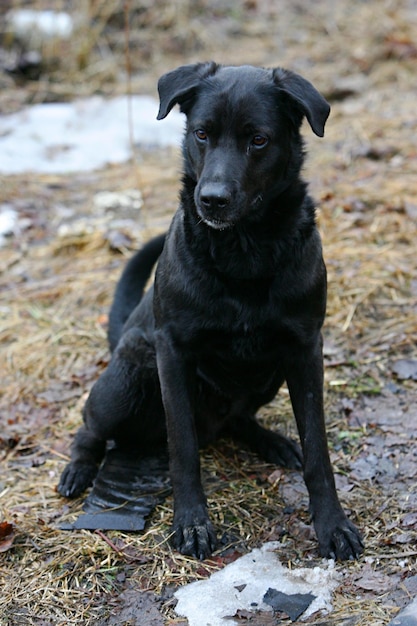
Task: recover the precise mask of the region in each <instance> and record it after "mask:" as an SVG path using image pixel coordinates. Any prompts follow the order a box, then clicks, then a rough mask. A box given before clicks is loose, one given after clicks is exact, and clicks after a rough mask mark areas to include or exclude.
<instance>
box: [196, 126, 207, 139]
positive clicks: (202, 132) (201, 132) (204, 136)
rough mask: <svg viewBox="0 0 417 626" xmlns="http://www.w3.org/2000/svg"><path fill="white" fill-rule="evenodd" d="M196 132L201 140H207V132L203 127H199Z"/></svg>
mask: <svg viewBox="0 0 417 626" xmlns="http://www.w3.org/2000/svg"><path fill="white" fill-rule="evenodd" d="M194 134H195V136H196V137H197V139H198V140H199V141H206V140H207V133H206V131H205V130H203V129H202V128H199V129H198V130H196V131H195V133H194Z"/></svg>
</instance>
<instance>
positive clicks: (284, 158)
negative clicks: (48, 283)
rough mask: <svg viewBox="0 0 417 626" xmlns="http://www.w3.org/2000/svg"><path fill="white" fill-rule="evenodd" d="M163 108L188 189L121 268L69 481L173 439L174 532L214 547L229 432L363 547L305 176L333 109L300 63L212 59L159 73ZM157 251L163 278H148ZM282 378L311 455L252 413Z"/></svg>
mask: <svg viewBox="0 0 417 626" xmlns="http://www.w3.org/2000/svg"><path fill="white" fill-rule="evenodd" d="M159 93H160V111H159V115H158V119H162V118H164V117H165V116H166V115H168V113H169V111H170V110H171V109H172V107H173V106H174V105H175V104H177V103H178V104H180V107H181V110H182V111H183V112H184V113H185V114H186V116H187V127H186V132H185V137H184V144H183V156H184V177H183V186H182V191H181V202H180V206H179V209H178V211H177V213H176V214H175V216H174V218H173V221H172V224H171V227H170V230H169V232H168V234H167V236H166V240H165V242H164V238H163V237H159V238H157V239H155V240H152V241H151V242H150V243H148V244H147V245H146V246H145V247H144V248H143V249H142V250H141V251H140V252H139V253H137V255H136V256H134V257H133V259H132V260H131V261H130V263H129V264H128V265H127V267H126V270H125V272H124V274H123V276H122V278H121V281H120V283H119V285H118V287H117V291H116V297H115V301H114V303H113V307H112V311H111V315H110V330H109V339H110V344H111V348H112V350H113V356H112V359H111V362H110V364H109V367H108V368H107V370H106V371H105V372H104V374H103V375H102V376H101V378H100V379H99V380H98V382H97V383H96V384H95V386H94V387H93V389H92V391H91V394H90V396H89V398H88V401H87V403H86V407H85V411H84V422H85V425H84V427H83V428H82V429H80V431H79V432H78V434H77V436H76V439H75V443H74V445H73V449H72V460H71V462H70V464H69V465H68V466H67V468H66V469H65V470H64V473H63V475H62V478H61V482H60V485H59V491H60V492H61V494H63V495H65V496H75V495H78V494H79V493H81V492H82V491H83V490H84V489H85V488H86V487H87V486H89V485H90V484H91V482H92V479H93V478H94V475H95V474H96V471H97V464H98V463H99V461H100V460H101V459H102V457H103V454H104V451H105V443H106V441H107V440H109V439H113V440H116V442H118V443H119V444H120V445H124V446H129V445H132V446H133V445H134V446H135V448H137V449H138V453H139V454H140V453H149V451H152V450H157V449H158V448H159V447H160V446H161V445H164V443H165V442H166V437H168V450H169V458H170V472H171V479H172V486H173V492H174V509H175V510H174V523H173V544H174V546H175V547H176V548H177V549H178V550H180V551H181V552H182V553H184V554H190V555H194V556H196V557H199V558H205V557H207V556H208V555H209V554H210V553H211V552H212V551H213V550H214V548H215V545H216V536H215V531H214V528H213V526H212V524H211V522H210V519H209V516H208V512H207V506H206V499H205V496H204V492H203V488H202V485H201V480H200V465H199V453H198V448H199V445H205V444H207V443H208V442H210V441H213V440H215V439H216V438H217V437H218V436H219V435H222V434H229V435H232V436H234V437H235V438H236V439H238V440H240V441H243V442H244V443H246V444H247V445H248V446H250V448H251V449H253V450H255V451H257V452H258V453H259V454H260V455H261V456H262V457H263V458H264V459H266V460H267V461H270V462H273V463H277V464H279V465H282V466H285V467H290V468H303V469H304V477H305V481H306V484H307V488H308V491H309V495H310V508H311V515H312V518H313V520H314V525H315V529H316V534H317V537H318V542H319V547H320V553H321V554H322V555H323V556H326V557H330V556H333V557H336V558H339V559H346V558H353V557H357V556H358V555H359V554H360V553H361V552H362V541H361V538H360V535H359V533H358V531H357V530H356V528H355V526H354V525H353V524H352V523H351V522H350V521H349V520H348V519H347V518H346V515H345V513H344V512H343V510H342V508H341V506H340V503H339V500H338V497H337V494H336V489H335V484H334V478H333V473H332V469H331V465H330V460H329V453H328V449H327V440H326V433H325V423H324V415H323V359H322V338H321V327H322V323H323V319H324V315H325V306H326V270H325V265H324V262H323V259H322V251H321V243H320V237H319V234H318V231H317V229H316V224H315V211H314V205H313V202H312V200H311V198H310V197H309V196H308V194H307V191H306V185H305V183H304V182H303V181H302V180H301V178H300V170H301V167H302V163H303V144H302V139H301V136H300V126H301V122H302V120H303V118H304V117H306V118H307V120H308V122H309V124H310V126H311V128H312V130H313V131H314V132H315V133H316V135H319V136H323V134H324V125H325V122H326V120H327V117H328V114H329V110H330V108H329V106H328V104H327V102H326V101H325V100H324V99H323V98H322V96H321V95H320V94H319V93H318V92H317V91H316V90H315V88H314V87H313V86H312V85H311V84H310V83H309V82H308V81H306V80H305V79H303V78H301V77H300V76H298V75H296V74H293V73H291V72H288V71H285V70H282V69H274V70H265V69H260V68H254V67H250V66H243V67H224V66H218V65H216V64H215V63H206V64H196V65H188V66H184V67H180V68H178V69H176V70H174V71H172V72H169V73H168V74H165V75H164V76H162V78H161V79H160V81H159ZM160 254H161V256H160V258H159V262H158V266H157V272H156V279H155V284H154V287H152V288H150V289H149V290H148V291H147V292H146V293H145V294H144V295H143V290H144V287H145V283H146V281H147V279H148V277H149V274H150V272H151V268H152V266H153V264H154V263H155V262H156V261H157V258H158V257H159V255H160ZM284 381H286V382H287V384H288V388H289V392H290V397H291V401H292V405H293V409H294V414H295V418H296V421H297V426H298V430H299V434H300V439H301V445H302V454H301V451H300V450H299V448H298V446H297V445H296V444H295V443H294V442H292V441H290V440H288V439H287V438H286V437H284V436H282V435H280V434H278V433H275V432H272V431H269V430H266V429H264V428H263V427H261V426H260V425H259V424H258V423H257V421H256V419H255V414H256V412H257V410H258V409H259V407H261V406H262V405H264V404H266V403H267V402H269V401H271V400H272V399H273V398H274V396H275V394H276V392H277V390H278V389H279V387H280V385H281V384H282V383H283V382H284Z"/></svg>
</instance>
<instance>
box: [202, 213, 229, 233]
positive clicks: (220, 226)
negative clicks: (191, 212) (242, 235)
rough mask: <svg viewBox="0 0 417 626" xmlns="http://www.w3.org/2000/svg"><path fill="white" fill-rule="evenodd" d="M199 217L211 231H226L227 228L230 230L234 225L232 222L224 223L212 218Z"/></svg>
mask: <svg viewBox="0 0 417 626" xmlns="http://www.w3.org/2000/svg"><path fill="white" fill-rule="evenodd" d="M200 217H201V221H202V222H203V223H204V224H206V226H209V227H210V228H213V230H228V229H229V228H232V227H233V226H234V224H233V223H232V222H224V221H222V220H215V219H212V218H210V219H209V218H207V217H202V216H200Z"/></svg>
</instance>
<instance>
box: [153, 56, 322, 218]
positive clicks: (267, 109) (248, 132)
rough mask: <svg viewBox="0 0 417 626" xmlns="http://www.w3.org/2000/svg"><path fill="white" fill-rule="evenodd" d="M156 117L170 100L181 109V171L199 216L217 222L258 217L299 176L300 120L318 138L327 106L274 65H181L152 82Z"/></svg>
mask: <svg viewBox="0 0 417 626" xmlns="http://www.w3.org/2000/svg"><path fill="white" fill-rule="evenodd" d="M158 90H159V96H160V108H159V113H158V119H163V118H164V117H166V116H167V115H168V113H169V112H170V110H171V109H172V108H173V106H174V105H175V104H179V105H180V108H181V111H183V112H184V113H185V114H186V116H187V127H186V133H185V138H184V166H185V174H186V175H187V176H189V177H190V178H191V179H192V180H194V181H195V183H196V184H195V191H194V200H195V205H196V210H197V213H198V215H199V217H200V218H201V220H202V221H203V222H204V223H205V224H207V225H208V226H210V227H211V228H214V229H225V228H230V227H231V226H233V225H235V224H237V223H240V222H241V221H242V220H244V219H249V220H252V221H253V220H255V221H256V220H257V219H261V218H262V215H263V212H264V211H265V210H267V207H268V206H269V205H270V204H271V201H272V200H273V199H274V198H277V197H278V196H279V194H280V193H281V192H282V191H283V190H284V189H285V188H286V187H288V186H289V184H291V182H292V181H293V180H294V179H296V178H297V177H298V175H299V171H300V168H301V165H302V160H303V150H302V141H301V137H300V126H301V123H302V120H303V118H304V117H306V118H307V120H308V122H309V124H310V126H311V128H312V130H313V132H314V133H315V134H316V135H318V136H320V137H322V136H323V135H324V125H325V123H326V120H327V117H328V115H329V112H330V107H329V105H328V103H327V102H326V100H325V99H324V98H323V97H322V96H321V95H320V94H319V92H318V91H317V90H316V89H315V88H314V87H313V85H312V84H311V83H309V82H308V81H307V80H305V79H304V78H302V77H301V76H298V75H297V74H294V73H293V72H289V71H287V70H283V69H281V68H276V69H272V70H266V69H262V68H257V67H252V66H241V67H227V66H220V65H217V64H216V63H213V62H211V63H198V64H194V65H185V66H182V67H179V68H178V69H176V70H174V71H172V72H169V73H167V74H164V75H163V76H162V77H161V78H160V80H159V83H158Z"/></svg>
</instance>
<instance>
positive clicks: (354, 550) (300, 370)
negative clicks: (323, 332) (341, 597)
mask: <svg viewBox="0 0 417 626" xmlns="http://www.w3.org/2000/svg"><path fill="white" fill-rule="evenodd" d="M286 378H287V384H288V388H289V392H290V396H291V402H292V405H293V409H294V414H295V418H296V421H297V426H298V431H299V434H300V439H301V446H302V449H303V455H304V479H305V482H306V485H307V489H308V492H309V496H310V510H311V514H312V519H313V522H314V527H315V530H316V534H317V538H318V541H319V547H320V553H321V555H322V556H324V557H327V558H337V559H341V560H344V559H349V558H350V559H351V558H356V557H357V556H358V555H359V554H360V553H361V552H362V550H363V544H362V540H361V536H360V534H359V532H358V530H357V529H356V527H355V526H354V525H353V524H352V522H350V521H349V520H348V519H347V517H346V515H345V513H344V511H343V509H342V507H341V505H340V502H339V499H338V497H337V493H336V487H335V482H334V476H333V471H332V467H331V463H330V457H329V451H328V447H327V436H326V429H325V421H324V410H323V357H322V345H321V338H320V337H319V338H318V339H317V341H316V343H315V344H314V345H313V346H310V347H309V348H306V347H304V349H301V348H300V350H297V351H296V352H294V354H293V358H291V362H290V364H289V366H288V368H287V376H286Z"/></svg>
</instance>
